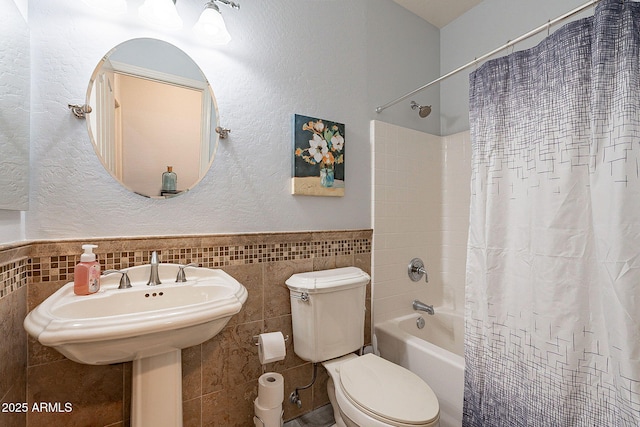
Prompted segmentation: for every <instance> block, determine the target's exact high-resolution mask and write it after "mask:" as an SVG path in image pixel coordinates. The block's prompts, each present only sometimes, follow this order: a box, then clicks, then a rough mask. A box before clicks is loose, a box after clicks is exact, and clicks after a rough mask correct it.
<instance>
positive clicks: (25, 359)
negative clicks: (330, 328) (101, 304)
mask: <svg viewBox="0 0 640 427" xmlns="http://www.w3.org/2000/svg"><path fill="white" fill-rule="evenodd" d="M82 243H88V241H59V242H51V241H47V242H31V243H26V244H23V245H17V246H15V247H5V248H2V247H0V292H1V294H0V316H1V317H0V319H1V320H2V328H3V330H2V332H4V336H5V337H7V338H6V339H4V340H3V341H2V344H0V395H1V396H2V403H3V405H4V406H3V407H4V408H5V409H9V408H8V404H9V403H10V402H11V403H21V402H25V403H27V408H28V409H27V411H26V413H20V412H16V411H2V412H0V425H2V426H7V427H13V426H16V427H18V426H19V427H24V426H28V427H31V426H33V427H35V426H41V425H47V426H50V427H55V426H65V427H67V426H88V425H91V426H109V427H112V426H113V427H115V426H127V425H129V412H130V410H129V407H130V399H131V364H130V363H121V364H115V365H107V366H88V365H82V364H78V363H75V362H72V361H70V360H68V359H66V358H65V357H64V356H62V355H60V354H59V353H58V352H56V351H55V350H52V349H50V348H47V347H43V346H41V345H40V344H39V343H38V342H37V341H36V340H34V339H32V338H31V337H28V336H27V335H26V333H25V332H24V329H23V328H22V321H23V319H24V317H25V316H26V313H27V312H28V311H29V310H31V309H33V308H34V307H35V306H36V305H37V304H39V303H40V302H42V301H43V300H44V299H45V298H46V297H48V296H49V295H51V294H52V293H53V292H55V290H57V289H58V288H59V287H61V286H62V285H64V284H65V283H66V282H69V281H72V280H73V275H72V273H73V266H74V265H75V264H76V263H77V262H78V257H79V253H80V252H81V250H80V245H81V244H82ZM89 243H96V244H98V245H99V247H98V249H97V250H96V253H97V254H98V257H99V260H100V263H101V265H102V268H103V269H111V268H116V269H120V268H126V267H129V266H133V265H139V264H143V263H147V262H148V261H149V256H150V253H151V252H152V251H153V250H157V251H158V253H159V255H160V257H161V261H162V262H176V263H188V262H198V263H199V264H201V265H202V266H204V267H210V268H222V269H223V270H225V271H226V272H227V273H229V274H230V275H232V276H233V277H235V278H236V279H237V280H238V281H240V282H241V283H242V284H244V285H245V287H247V289H248V291H249V298H248V300H247V302H246V303H245V305H244V307H243V309H242V311H241V312H240V313H239V314H237V315H236V316H234V317H233V318H232V320H231V321H230V322H229V324H228V325H227V327H226V328H225V329H224V330H223V331H222V332H221V333H220V334H219V335H217V336H216V337H214V338H213V339H211V340H209V341H207V342H205V343H203V344H201V345H198V346H194V347H191V348H188V349H185V350H183V352H182V364H183V400H184V405H183V411H184V425H185V427H190V426H194V427H196V426H197V427H200V426H243V427H245V426H250V425H253V423H252V416H253V400H254V399H255V397H256V395H257V379H258V377H259V376H260V375H261V374H262V373H263V372H266V371H276V372H281V373H282V374H283V375H284V377H285V395H287V396H288V394H289V393H290V392H291V391H292V390H293V389H294V388H295V387H296V386H301V385H306V384H307V383H309V381H310V379H311V376H312V365H311V364H310V363H306V362H304V361H303V360H301V359H299V358H298V357H297V356H295V354H294V352H293V342H292V341H293V340H290V341H289V342H288V343H287V357H286V359H285V360H284V361H281V362H276V363H273V364H270V365H267V366H265V367H263V366H261V365H260V363H259V362H258V355H257V349H256V347H255V345H254V344H253V340H252V337H253V336H254V335H258V334H260V333H262V332H271V331H278V330H280V331H282V332H283V333H284V334H285V335H286V334H289V335H291V311H290V304H289V297H288V290H287V288H286V286H285V284H284V281H285V280H286V279H287V278H288V277H289V276H290V275H291V274H293V273H297V272H303V271H311V270H322V269H327V268H335V267H342V266H351V265H354V266H357V267H360V268H362V269H363V270H365V271H367V272H369V273H370V271H371V243H372V230H348V231H328V232H302V233H268V234H264V233H259V234H245V235H213V236H195V237H194V236H186V237H166V238H163V237H158V238H130V239H98V240H91V241H90V242H89ZM367 308H368V309H369V308H370V293H369V292H368V293H367ZM370 330H371V329H370V322H369V321H368V322H367V327H366V330H365V342H367V343H368V342H370ZM327 379H328V378H327V374H326V372H324V370H323V369H321V370H320V375H319V379H318V381H317V382H316V385H315V386H314V387H312V388H310V389H308V390H304V391H302V392H301V398H302V401H303V406H302V408H300V409H298V408H297V407H295V406H294V405H291V404H288V403H287V402H285V404H284V407H285V420H288V419H292V418H295V417H297V416H299V415H301V414H303V413H305V412H309V411H311V410H312V409H314V408H317V407H320V406H322V405H325V404H326V403H328V397H327V394H326V381H327ZM38 402H53V403H55V402H60V403H61V404H62V405H64V403H66V402H70V403H71V405H72V408H73V409H72V411H71V412H38V411H35V410H33V404H34V403H38ZM5 404H6V405H5Z"/></svg>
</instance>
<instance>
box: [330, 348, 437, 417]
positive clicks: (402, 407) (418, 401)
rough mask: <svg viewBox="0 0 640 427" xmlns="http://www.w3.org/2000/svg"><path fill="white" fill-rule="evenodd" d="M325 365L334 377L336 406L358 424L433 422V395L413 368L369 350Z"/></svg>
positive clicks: (434, 407) (435, 414)
mask: <svg viewBox="0 0 640 427" xmlns="http://www.w3.org/2000/svg"><path fill="white" fill-rule="evenodd" d="M325 367H326V368H327V371H328V372H329V374H330V375H331V377H332V378H333V380H334V385H335V392H336V400H337V403H338V406H340V409H341V411H343V412H344V413H345V415H347V416H348V417H349V418H351V419H352V420H354V421H355V422H358V424H359V425H361V426H367V427H369V426H371V427H374V426H376V427H377V426H394V427H431V426H434V425H437V421H438V419H439V413H440V409H439V405H438V400H437V398H436V395H435V393H434V392H433V390H431V388H430V387H429V386H428V385H427V384H426V383H425V382H424V381H423V380H422V379H421V378H420V377H418V376H417V375H416V374H414V373H413V372H410V371H409V370H407V369H405V368H403V367H401V366H398V365H396V364H394V363H391V362H389V361H387V360H385V359H383V358H381V357H378V356H376V355H373V354H367V355H364V356H361V357H357V356H355V355H348V356H344V357H342V358H340V359H335V360H332V361H329V362H325ZM374 420H375V421H374Z"/></svg>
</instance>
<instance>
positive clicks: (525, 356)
mask: <svg viewBox="0 0 640 427" xmlns="http://www.w3.org/2000/svg"><path fill="white" fill-rule="evenodd" d="M470 124H471V136H472V145H473V163H472V168H473V171H472V183H471V190H472V191H471V192H472V196H471V216H470V230H469V246H468V260H467V272H466V274H467V285H466V302H465V333H466V336H465V359H466V373H465V402H464V422H463V425H464V426H466V427H493V426H508V427H514V426H539V427H572V426H585V427H586V426H589V427H593V426H597V427H622V426H625V427H627V426H628V427H638V426H640V3H635V2H631V1H626V2H623V1H621V0H602V1H601V2H600V3H599V4H598V5H597V6H596V9H595V12H594V16H592V17H589V18H585V19H581V20H579V21H574V22H572V23H569V24H567V25H565V26H563V27H562V28H560V29H558V30H557V31H556V32H554V34H552V35H551V36H549V37H547V38H546V39H545V40H544V41H542V42H541V43H540V44H539V45H538V46H536V47H535V48H532V49H529V50H527V51H522V52H516V53H513V54H511V55H509V56H507V57H504V58H499V59H496V60H492V61H490V62H487V63H485V64H484V65H483V66H482V67H480V68H478V69H477V70H476V71H475V72H474V73H473V74H472V75H471V76H470Z"/></svg>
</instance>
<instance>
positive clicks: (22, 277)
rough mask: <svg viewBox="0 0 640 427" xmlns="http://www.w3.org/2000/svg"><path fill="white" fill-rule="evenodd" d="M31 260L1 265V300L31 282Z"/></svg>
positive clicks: (26, 259) (25, 259) (24, 259)
mask: <svg viewBox="0 0 640 427" xmlns="http://www.w3.org/2000/svg"><path fill="white" fill-rule="evenodd" d="M29 267H30V266H29V259H28V258H22V259H19V260H16V261H13V262H9V263H7V264H4V265H0V298H4V297H5V296H7V295H9V294H10V293H11V292H15V291H17V290H18V289H20V288H21V287H23V286H26V285H27V282H28V281H29V272H30V268H29Z"/></svg>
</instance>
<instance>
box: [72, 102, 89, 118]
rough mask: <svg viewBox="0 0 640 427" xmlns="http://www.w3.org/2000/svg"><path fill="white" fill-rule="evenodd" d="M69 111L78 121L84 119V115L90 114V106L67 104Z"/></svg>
mask: <svg viewBox="0 0 640 427" xmlns="http://www.w3.org/2000/svg"><path fill="white" fill-rule="evenodd" d="M69 109H70V110H71V112H72V113H73V115H74V116H76V117H77V118H79V119H84V118H85V114H89V113H90V112H91V106H90V105H87V104H84V105H77V104H69Z"/></svg>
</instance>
